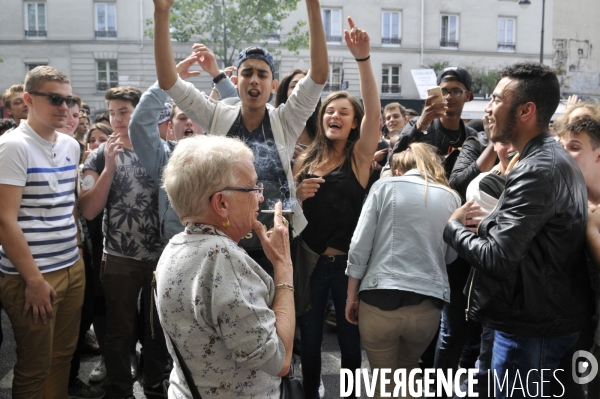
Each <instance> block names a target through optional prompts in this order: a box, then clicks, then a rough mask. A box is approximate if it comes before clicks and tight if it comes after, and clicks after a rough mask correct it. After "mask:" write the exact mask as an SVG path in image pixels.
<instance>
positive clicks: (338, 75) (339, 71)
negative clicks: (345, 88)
mask: <svg viewBox="0 0 600 399" xmlns="http://www.w3.org/2000/svg"><path fill="white" fill-rule="evenodd" d="M343 75H344V68H343V67H342V64H341V63H337V62H330V63H329V77H328V78H327V82H326V83H325V87H324V88H323V91H336V90H341V88H342V78H343Z"/></svg>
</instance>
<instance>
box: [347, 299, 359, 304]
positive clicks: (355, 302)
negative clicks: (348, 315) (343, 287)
mask: <svg viewBox="0 0 600 399" xmlns="http://www.w3.org/2000/svg"><path fill="white" fill-rule="evenodd" d="M346 303H358V302H350V301H349V300H347V299H346Z"/></svg>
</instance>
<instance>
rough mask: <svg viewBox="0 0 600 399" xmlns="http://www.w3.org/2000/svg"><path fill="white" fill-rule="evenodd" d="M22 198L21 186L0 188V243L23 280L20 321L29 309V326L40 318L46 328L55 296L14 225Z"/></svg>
mask: <svg viewBox="0 0 600 399" xmlns="http://www.w3.org/2000/svg"><path fill="white" fill-rule="evenodd" d="M22 197H23V187H22V186H11V185H7V184H0V204H2V212H0V242H1V243H2V248H3V249H4V252H5V253H6V255H7V256H8V259H9V260H10V261H11V263H12V264H13V265H14V267H15V269H17V271H18V272H19V274H20V275H21V277H22V278H23V280H25V284H26V286H25V307H24V308H23V317H25V316H26V315H27V312H28V311H29V308H31V310H32V313H33V322H34V323H36V324H37V322H38V317H41V318H42V323H44V324H46V323H48V318H51V317H52V301H53V300H54V298H56V292H55V291H54V288H52V286H51V285H50V284H48V282H47V281H46V280H44V277H43V276H42V273H41V272H40V269H39V268H38V266H37V264H36V263H35V260H34V259H33V255H32V254H31V251H30V250H29V245H27V240H26V239H25V234H23V230H21V227H20V226H19V223H18V221H17V220H18V216H19V209H20V207H21V199H22Z"/></svg>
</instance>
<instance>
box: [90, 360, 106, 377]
mask: <svg viewBox="0 0 600 399" xmlns="http://www.w3.org/2000/svg"><path fill="white" fill-rule="evenodd" d="M104 378H106V365H105V364H104V356H101V357H100V360H98V363H96V365H95V366H94V369H93V370H92V372H91V373H90V377H89V380H90V382H100V381H102V380H103V379H104Z"/></svg>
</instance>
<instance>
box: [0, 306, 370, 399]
mask: <svg viewBox="0 0 600 399" xmlns="http://www.w3.org/2000/svg"><path fill="white" fill-rule="evenodd" d="M2 330H3V332H4V342H3V343H2V347H0V399H10V398H11V397H12V395H11V384H12V376H13V372H12V368H13V366H14V364H15V360H16V355H15V341H14V338H13V334H12V329H11V328H10V323H9V321H8V317H7V316H6V313H4V311H2ZM99 358H100V357H99V356H85V355H84V356H82V363H81V370H80V374H79V375H80V377H81V379H82V380H83V381H84V382H86V383H87V378H88V376H89V374H90V372H91V371H92V369H93V368H94V365H95V364H96V362H98V360H99ZM322 359H323V361H322V363H323V366H322V371H323V372H322V375H323V384H324V386H325V398H339V397H340V353H339V346H338V343H337V335H336V334H335V330H334V329H333V328H331V327H329V326H327V325H326V326H325V334H324V337H323V354H322ZM296 360H297V364H299V363H300V359H299V358H298V357H296ZM362 367H363V368H368V362H367V357H366V355H365V353H364V351H363V365H362ZM296 373H297V375H298V374H300V375H301V373H302V370H301V368H298V369H297V370H296ZM101 386H102V385H101ZM134 390H135V392H134V393H135V397H136V398H137V399H142V398H145V395H144V393H143V390H142V388H141V386H140V384H139V382H136V383H135V386H134ZM361 392H362V393H363V396H362V397H361V398H366V395H365V394H364V392H365V391H364V384H363V389H362V390H361Z"/></svg>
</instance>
